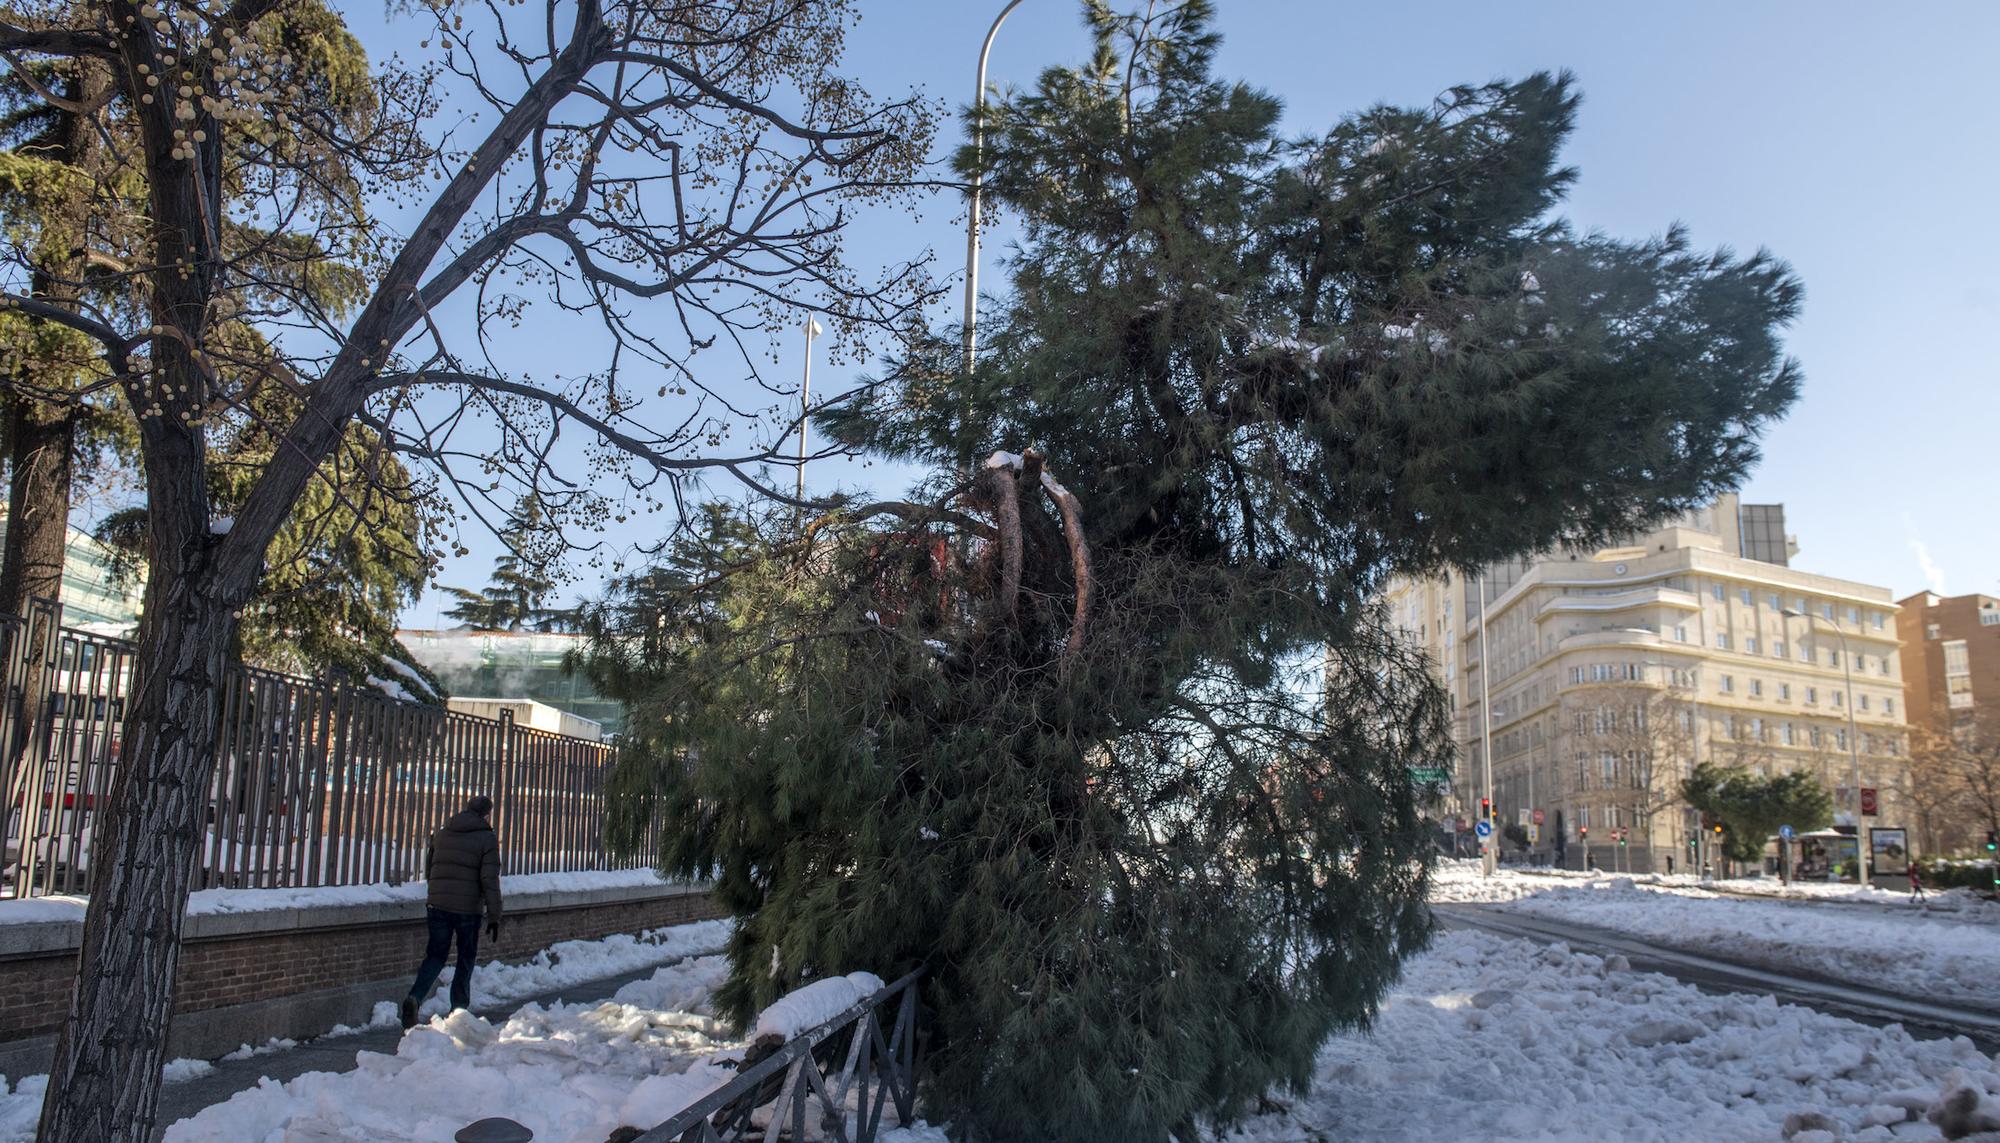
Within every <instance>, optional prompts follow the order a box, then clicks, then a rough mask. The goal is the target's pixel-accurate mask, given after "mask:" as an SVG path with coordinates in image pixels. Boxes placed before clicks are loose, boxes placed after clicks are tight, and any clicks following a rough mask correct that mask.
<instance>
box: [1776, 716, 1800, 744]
mask: <svg viewBox="0 0 2000 1143" xmlns="http://www.w3.org/2000/svg"><path fill="white" fill-rule="evenodd" d="M1778 738H1779V739H1780V740H1782V741H1783V742H1784V744H1785V745H1787V746H1794V745H1797V738H1798V734H1797V732H1795V731H1794V730H1793V729H1792V724H1791V723H1789V722H1788V723H1786V724H1785V725H1783V726H1781V727H1779V728H1778Z"/></svg>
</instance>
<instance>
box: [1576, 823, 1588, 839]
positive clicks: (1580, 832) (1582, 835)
mask: <svg viewBox="0 0 2000 1143" xmlns="http://www.w3.org/2000/svg"><path fill="white" fill-rule="evenodd" d="M1576 838H1577V840H1578V841H1589V840H1590V827H1589V826H1583V825H1580V826H1578V827H1576Z"/></svg>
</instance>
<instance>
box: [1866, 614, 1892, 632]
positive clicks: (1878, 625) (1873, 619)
mask: <svg viewBox="0 0 2000 1143" xmlns="http://www.w3.org/2000/svg"><path fill="white" fill-rule="evenodd" d="M1868 622H1869V624H1870V625H1871V626H1873V627H1874V628H1875V630H1877V631H1880V630H1881V629H1882V624H1883V623H1885V622H1887V620H1886V619H1884V618H1883V615H1882V613H1881V612H1879V611H1871V612H1869V613H1868Z"/></svg>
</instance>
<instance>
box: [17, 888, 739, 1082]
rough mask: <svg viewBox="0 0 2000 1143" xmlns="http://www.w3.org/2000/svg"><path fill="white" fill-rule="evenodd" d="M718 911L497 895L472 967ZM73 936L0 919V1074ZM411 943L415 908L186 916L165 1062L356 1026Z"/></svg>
mask: <svg viewBox="0 0 2000 1143" xmlns="http://www.w3.org/2000/svg"><path fill="white" fill-rule="evenodd" d="M724 915H725V912H724V910H723V909H721V908H720V907H719V906H718V905H716V904H715V902H714V901H713V900H712V899H711V898H710V897H709V895H708V893H707V891H706V889H705V887H703V886H693V885H645V886H621V887H617V888H603V889H583V890H566V891H557V892H542V893H524V894H509V895H508V898H507V915H506V920H505V922H504V923H503V924H502V925H501V926H500V939H499V940H498V941H497V942H496V941H486V940H484V939H482V940H481V942H480V947H479V960H480V963H482V964H484V963H486V962H488V961H493V960H501V961H522V960H527V959H529V958H531V957H533V956H534V955H535V954H536V953H537V952H540V951H541V950H542V949H545V948H547V947H548V946H550V945H552V944H555V943H557V942H560V941H568V940H590V939H594V938H597V937H604V936H609V935H611V934H613V933H636V932H640V931H643V930H646V929H657V928H661V927H663V926H666V925H678V924H684V923H686V922H689V921H700V920H709V919H712V918H716V917H721V916H724ZM82 934H83V923H82V922H81V921H43V922H32V923H16V924H7V925H0V1075H7V1076H10V1077H11V1076H20V1075H30V1074H34V1073H37V1072H44V1071H47V1070H48V1059H49V1054H50V1052H51V1051H52V1049H53V1047H54V1033H55V1032H56V1031H57V1030H58V1029H59V1028H61V1026H62V1022H63V1019H64V1017H65V1016H66V1015H68V1012H69V1003H70V991H71V986H72V984H73V983H74V980H75V974H76V964H77V947H78V943H79V941H80V940H81V938H82ZM425 936H426V931H425V927H424V907H423V903H422V902H421V901H396V902H390V903H378V904H336V905H316V906H310V907H306V908H297V909H272V910H264V911H256V912H237V913H212V914H205V915H197V916H192V917H189V918H188V919H187V925H186V928H185V929H184V930H183V937H184V943H183V945H182V948H181V957H180V968H179V982H178V988H177V990H176V993H175V1006H174V1022H173V1028H172V1032H171V1034H170V1036H169V1038H168V1052H167V1054H168V1057H169V1058H179V1057H194V1058H197V1059H212V1058H214V1057H216V1056H219V1055H222V1054H224V1053H226V1052H230V1051H233V1050H234V1049H235V1048H236V1047H238V1046H239V1045H241V1044H245V1043H250V1044H261V1043H263V1042H264V1041H265V1040H267V1039H269V1038H271V1037H273V1036H279V1037H287V1038H300V1037H304V1036H311V1035H316V1034H318V1033H320V1032H324V1031H325V1030H327V1029H328V1028H331V1027H333V1026H334V1025H335V1024H352V1025H360V1024H365V1023H367V1021H368V1019H369V1017H370V1015H371V1014H372V1012H373V1009H374V1006H375V1005H376V1004H377V1003H378V1002H380V1001H383V1000H394V999H397V998H399V997H401V996H402V995H403V993H404V992H406V991H407V990H408V989H409V983H410V978H411V977H413V976H414V975H415V974H416V970H417V962H418V961H420V960H422V959H423V953H424V941H425Z"/></svg>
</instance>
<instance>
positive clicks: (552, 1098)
mask: <svg viewBox="0 0 2000 1143" xmlns="http://www.w3.org/2000/svg"><path fill="white" fill-rule="evenodd" d="M728 971H729V967H728V961H727V959H726V958H724V957H720V956H708V957H701V958H698V959H695V960H688V961H683V962H681V963H678V964H672V965H668V966H666V967H664V968H662V969H660V970H659V971H657V972H655V973H654V974H653V975H652V977H651V978H650V979H647V980H643V981H637V982H634V983H632V984H628V985H626V986H625V987H623V988H621V989H619V990H618V992H617V993H616V994H614V995H613V997H612V998H611V999H610V1000H607V1001H603V1002H601V1003H586V1004H554V1005H550V1006H549V1007H546V1008H544V1007H543V1006H541V1005H539V1004H532V1003H531V1004H528V1005H525V1006H524V1007H522V1008H520V1009H518V1010H517V1011H515V1012H514V1013H513V1015H511V1016H510V1017H508V1018H507V1019H506V1020H504V1021H501V1022H497V1023H494V1022H489V1021H486V1020H483V1019H481V1018H479V1017H478V1016H475V1015H473V1014H472V1013H471V1012H465V1011H460V1012H454V1013H452V1014H451V1015H449V1016H446V1017H441V1018H438V1019H434V1020H432V1021H431V1022H430V1023H429V1024H426V1025H422V1026H419V1027H417V1028H414V1029H412V1030H411V1031H410V1032H408V1033H406V1034H405V1035H404V1036H403V1039H402V1041H401V1043H400V1044H398V1046H397V1048H396V1052H395V1054H394V1055H388V1054H385V1053H381V1052H360V1053H357V1056H356V1059H357V1060H358V1062H359V1067H357V1068H356V1069H355V1070H354V1071H351V1072H345V1073H340V1074H334V1073H329V1072H314V1073H311V1074H308V1075H303V1076H300V1077H298V1078H297V1079H294V1080H291V1081H290V1082H288V1083H282V1084H280V1083H276V1082H273V1081H270V1080H265V1081H264V1082H263V1083H262V1084H260V1085H259V1086H258V1087H256V1088H254V1089H252V1090H249V1091H243V1092H238V1093H237V1094H236V1095H234V1096H232V1097H231V1098H230V1099H228V1100H227V1101H225V1102H223V1103H219V1104H216V1105H214V1106H212V1107H209V1108H207V1109H205V1110H203V1111H202V1112H200V1113H199V1114H196V1115H194V1116H191V1117H189V1118H187V1119H184V1120H182V1121H180V1122H179V1123H176V1124H174V1125H173V1126H172V1127H169V1128H168V1129H167V1132H166V1143H206V1141H209V1140H231V1141H232V1143H235V1141H240V1143H306V1141H308V1140H312V1141H321V1140H325V1141H331V1140H357V1141H359V1140H371V1141H372V1140H379V1141H384V1143H400V1141H409V1143H416V1141H420V1140H423V1141H427V1140H438V1139H449V1138H451V1136H452V1134H453V1133H454V1132H456V1131H457V1130H458V1129H459V1128H461V1127H464V1126H465V1125H466V1124H468V1123H472V1122H474V1121H475V1120H479V1119H483V1118H485V1117H487V1116H492V1115H504V1116H506V1117H508V1118H510V1119H513V1120H516V1121H517V1122H519V1123H521V1124H523V1125H525V1126H526V1127H528V1128H529V1129H531V1130H533V1131H534V1133H535V1138H536V1139H538V1140H549V1141H551V1143H564V1141H574V1143H599V1141H601V1140H603V1139H604V1138H606V1137H607V1136H609V1135H610V1134H611V1133H612V1132H613V1131H614V1130H616V1129H617V1128H619V1127H623V1126H635V1127H641V1128H652V1127H654V1126H657V1125H658V1124H660V1123H662V1122H664V1121H666V1120H667V1119H670V1118H672V1117H673V1115H674V1114H675V1113H676V1112H679V1111H680V1110H681V1109H682V1108H684V1107H686V1106H687V1105H688V1104H690V1103H692V1102H694V1101H695V1100H697V1099H699V1098H701V1097H702V1096H703V1095H706V1094H707V1093H708V1092H710V1091H712V1090H714V1089H715V1088H716V1087H719V1086H721V1085H722V1084H725V1083H727V1082H729V1080H730V1079H732V1078H734V1076H735V1074H736V1073H735V1070H734V1068H733V1067H731V1066H729V1061H732V1060H736V1059H740V1058H741V1053H742V1051H743V1049H744V1047H745V1043H744V1041H743V1040H742V1039H739V1038H737V1037H735V1036H733V1035H732V1034H731V1033H730V1031H729V1029H728V1028H727V1027H725V1026H724V1025H723V1024H721V1023H720V1022H718V1021H717V1020H716V1019H715V1018H714V1016H713V1014H712V1013H711V1011H710V1009H709V1005H708V1000H709V995H710V993H711V992H712V990H713V989H714V988H715V987H716V986H717V985H719V984H720V983H722V981H723V979H724V978H725V977H726V976H727V975H728ZM880 987H881V981H880V980H878V979H876V978H875V977H873V976H870V975H869V974H867V973H856V974H853V975H851V976H846V977H833V978H830V979H828V980H823V981H820V982H818V983H816V984H812V985H808V986H807V987H805V988H803V989H800V990H798V991H797V992H794V993H792V994H791V995H790V996H787V997H785V998H784V999H782V1000H780V1001H779V1002H778V1003H777V1004H775V1005H773V1006H772V1007H771V1008H770V1009H767V1010H766V1011H765V1013H764V1014H763V1016H762V1017H761V1018H760V1019H759V1021H758V1024H757V1033H763V1032H766V1031H773V1032H777V1033H779V1034H787V1035H789V1034H793V1033H796V1032H799V1031H803V1030H805V1029H806V1028H809V1027H813V1026H816V1025H817V1024H819V1023H821V1022H824V1021H825V1020H826V1019H828V1018H830V1017H831V1016H833V1015H834V1014H836V1013H838V1012H840V1011H841V1010H843V1009H845V1008H846V1007H848V1006H849V1005H851V1004H853V1003H854V1002H855V1001H856V1000H857V999H860V998H862V997H865V996H867V995H869V994H871V993H873V992H874V991H875V990H876V989H878V988H880ZM754 1034H755V1033H753V1035H754ZM885 1143H943V1135H942V1133H940V1132H937V1131H935V1130H933V1129H931V1128H928V1127H925V1126H923V1125H921V1124H919V1125H914V1126H913V1127H912V1129H910V1130H908V1131H903V1132H892V1133H890V1135H889V1137H888V1138H887V1139H886V1140H885Z"/></svg>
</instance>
